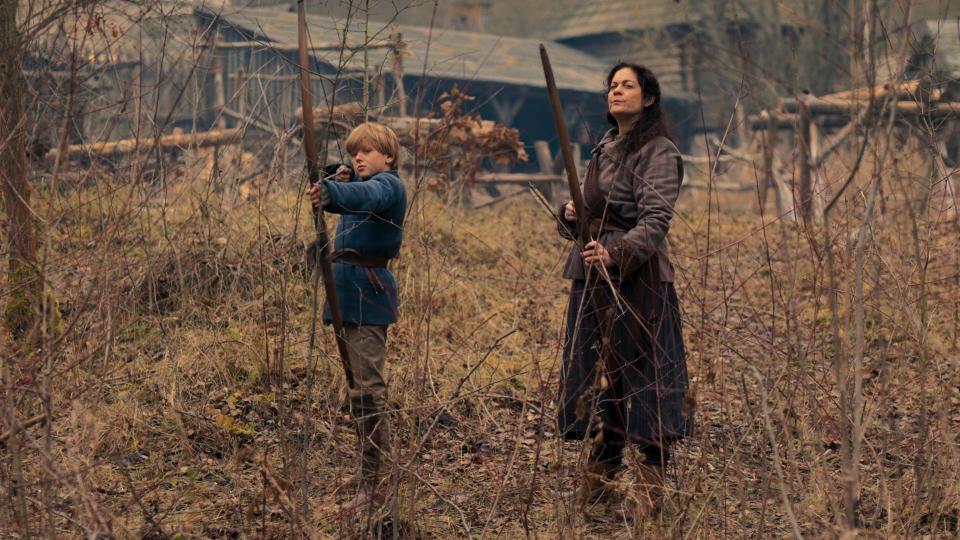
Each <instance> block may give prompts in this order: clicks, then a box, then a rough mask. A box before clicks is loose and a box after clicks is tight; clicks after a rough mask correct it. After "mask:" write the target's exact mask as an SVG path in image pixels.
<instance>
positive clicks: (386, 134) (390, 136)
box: [347, 122, 400, 169]
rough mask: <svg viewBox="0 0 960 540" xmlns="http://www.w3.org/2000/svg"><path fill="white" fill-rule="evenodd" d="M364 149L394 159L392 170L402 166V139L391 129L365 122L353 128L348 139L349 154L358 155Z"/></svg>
mask: <svg viewBox="0 0 960 540" xmlns="http://www.w3.org/2000/svg"><path fill="white" fill-rule="evenodd" d="M364 147H369V148H373V149H374V150H376V151H378V152H380V153H381V154H383V155H385V156H390V157H392V158H393V163H391V164H390V165H391V168H393V169H396V168H397V167H399V166H400V139H398V138H397V134H396V133H395V132H394V131H393V130H392V129H390V128H389V127H387V126H385V125H383V124H377V123H374V122H364V123H363V124H360V125H359V126H357V127H355V128H353V131H351V132H350V136H349V137H347V152H349V153H350V155H351V156H353V155H356V154H357V152H359V151H360V150H361V149H363V148H364Z"/></svg>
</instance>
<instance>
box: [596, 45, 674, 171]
mask: <svg viewBox="0 0 960 540" xmlns="http://www.w3.org/2000/svg"><path fill="white" fill-rule="evenodd" d="M623 68H630V69H631V70H633V73H634V74H635V75H636V76H637V83H639V84H640V89H641V90H642V91H643V99H644V101H646V99H647V98H648V97H650V96H653V103H651V104H650V106H649V107H644V109H643V110H642V111H641V112H640V118H639V119H637V121H636V122H635V123H634V124H633V128H632V129H631V130H630V131H629V132H627V133H625V134H622V135H623V136H624V137H625V139H626V146H625V147H624V153H623V155H624V156H629V155H631V154H633V153H634V152H635V151H636V150H638V149H639V148H642V147H643V145H645V144H647V143H648V142H650V140H651V139H653V138H654V137H657V136H663V137H666V138H668V139H670V140H671V141H672V140H673V137H671V136H670V129H669V128H668V127H667V119H666V116H665V115H664V112H663V107H662V106H661V98H660V82H659V81H657V77H656V76H654V74H653V72H652V71H650V70H649V69H647V68H646V67H644V66H641V65H639V64H633V63H630V62H620V63H619V64H617V65H615V66H613V68H611V69H610V72H609V73H607V81H606V86H605V87H604V88H605V90H604V95H606V94H609V93H610V83H611V82H612V81H613V76H614V75H616V73H617V72H618V71H620V70H621V69H623ZM607 122H609V123H610V124H611V125H613V127H617V126H618V124H617V119H616V118H614V117H613V115H612V114H610V112H609V111H608V112H607Z"/></svg>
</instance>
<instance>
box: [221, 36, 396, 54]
mask: <svg viewBox="0 0 960 540" xmlns="http://www.w3.org/2000/svg"><path fill="white" fill-rule="evenodd" d="M394 45H395V43H394V42H392V41H390V40H389V39H374V40H371V41H370V42H368V43H366V44H358V45H350V44H347V46H346V50H350V51H360V50H363V49H365V48H366V49H389V48H392V47H393V46H394ZM211 47H212V48H215V49H269V50H272V51H278V52H297V50H298V48H297V45H296V44H295V43H294V44H292V45H291V44H288V43H279V42H274V41H227V42H220V43H217V44H216V45H212V46H211ZM342 47H343V44H342V43H340V42H339V41H331V42H321V43H315V44H313V45H312V46H310V47H307V49H308V50H311V51H339V50H340V49H341V48H342Z"/></svg>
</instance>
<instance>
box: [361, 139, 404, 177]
mask: <svg viewBox="0 0 960 540" xmlns="http://www.w3.org/2000/svg"><path fill="white" fill-rule="evenodd" d="M393 162H394V159H393V157H391V156H388V155H386V154H383V153H381V152H380V151H379V150H376V149H373V148H370V147H369V146H362V147H360V150H358V151H357V153H356V154H354V155H353V168H354V170H356V171H357V175H359V176H360V177H361V178H370V177H371V176H373V175H375V174H377V173H381V172H386V171H389V170H391V169H393Z"/></svg>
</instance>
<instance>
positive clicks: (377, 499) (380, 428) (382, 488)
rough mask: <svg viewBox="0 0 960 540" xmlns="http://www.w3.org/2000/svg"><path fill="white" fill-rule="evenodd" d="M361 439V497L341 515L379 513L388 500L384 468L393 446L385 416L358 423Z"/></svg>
mask: <svg viewBox="0 0 960 540" xmlns="http://www.w3.org/2000/svg"><path fill="white" fill-rule="evenodd" d="M356 424H357V437H358V438H359V439H360V478H359V480H360V481H359V486H358V489H357V494H356V496H355V497H353V499H351V500H350V501H348V502H346V503H344V504H342V505H341V506H340V511H341V512H356V511H369V512H372V511H375V510H376V509H377V508H379V507H380V506H381V505H382V504H383V501H384V499H385V498H386V493H387V489H388V488H389V486H388V485H387V482H386V478H385V476H386V475H385V474H384V468H385V465H386V456H387V452H388V450H389V444H390V425H389V424H388V422H387V419H386V416H385V415H384V414H382V413H371V414H368V415H366V416H364V417H362V418H358V419H357V420H356Z"/></svg>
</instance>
